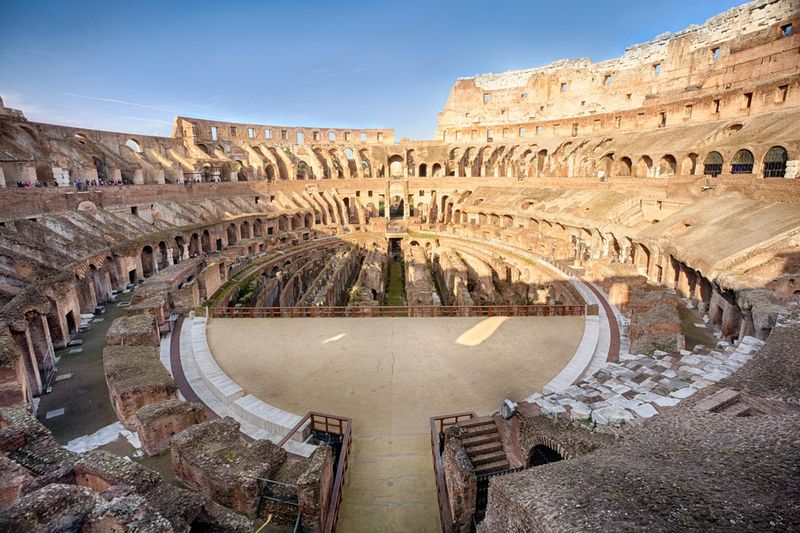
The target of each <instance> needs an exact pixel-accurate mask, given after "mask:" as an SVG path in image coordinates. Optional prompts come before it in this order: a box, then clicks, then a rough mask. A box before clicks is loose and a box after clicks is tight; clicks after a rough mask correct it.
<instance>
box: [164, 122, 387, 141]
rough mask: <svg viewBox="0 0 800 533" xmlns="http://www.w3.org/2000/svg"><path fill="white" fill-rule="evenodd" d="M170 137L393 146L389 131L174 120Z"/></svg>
mask: <svg viewBox="0 0 800 533" xmlns="http://www.w3.org/2000/svg"><path fill="white" fill-rule="evenodd" d="M172 135H173V136H174V137H183V138H185V139H188V140H192V141H217V140H225V141H237V140H238V141H248V140H249V141H259V142H270V141H274V142H278V143H281V144H305V143H324V142H330V143H337V142H338V143H342V142H344V143H370V144H372V143H378V144H394V130H393V129H391V128H307V127H301V126H276V125H270V124H244V123H239V122H217V121H213V120H203V119H199V118H187V117H177V118H176V119H175V126H174V128H173V132H172Z"/></svg>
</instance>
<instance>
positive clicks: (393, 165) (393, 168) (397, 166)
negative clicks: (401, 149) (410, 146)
mask: <svg viewBox="0 0 800 533" xmlns="http://www.w3.org/2000/svg"><path fill="white" fill-rule="evenodd" d="M389 176H390V177H392V178H401V177H403V156H400V155H393V156H391V157H389Z"/></svg>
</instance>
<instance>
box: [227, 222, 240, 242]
mask: <svg viewBox="0 0 800 533" xmlns="http://www.w3.org/2000/svg"><path fill="white" fill-rule="evenodd" d="M226 232H227V235H228V246H230V245H231V244H236V243H237V242H238V240H239V232H238V231H237V229H236V224H233V223H231V224H228V228H227V230H226Z"/></svg>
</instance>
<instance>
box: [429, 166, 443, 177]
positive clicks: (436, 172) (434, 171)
mask: <svg viewBox="0 0 800 533" xmlns="http://www.w3.org/2000/svg"><path fill="white" fill-rule="evenodd" d="M441 175H442V165H441V164H440V163H434V164H433V166H432V167H431V176H433V177H434V178H438V177H441Z"/></svg>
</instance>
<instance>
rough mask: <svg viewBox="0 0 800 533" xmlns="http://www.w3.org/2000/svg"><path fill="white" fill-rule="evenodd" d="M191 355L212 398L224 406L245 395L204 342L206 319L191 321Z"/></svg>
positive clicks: (206, 342) (200, 318) (198, 318)
mask: <svg viewBox="0 0 800 533" xmlns="http://www.w3.org/2000/svg"><path fill="white" fill-rule="evenodd" d="M191 328H192V337H191V339H192V353H193V354H194V360H195V361H196V362H197V369H198V371H199V372H200V377H201V378H202V379H203V382H204V383H205V384H206V386H207V387H208V389H209V390H210V391H211V392H212V394H214V396H215V397H216V398H217V399H218V400H219V401H221V402H222V403H223V404H225V405H230V404H232V403H233V402H235V401H236V400H237V399H239V398H241V397H242V396H244V395H245V392H244V389H243V388H242V387H240V386H239V385H237V384H236V382H234V381H233V380H232V379H231V378H229V377H228V375H227V374H226V373H225V372H223V371H222V369H221V368H220V367H219V365H218V364H217V361H216V360H215V359H214V356H212V355H211V350H209V348H208V341H207V340H206V318H205V317H195V318H194V319H193V320H192V325H191Z"/></svg>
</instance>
